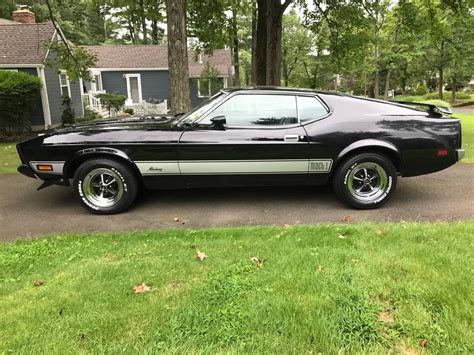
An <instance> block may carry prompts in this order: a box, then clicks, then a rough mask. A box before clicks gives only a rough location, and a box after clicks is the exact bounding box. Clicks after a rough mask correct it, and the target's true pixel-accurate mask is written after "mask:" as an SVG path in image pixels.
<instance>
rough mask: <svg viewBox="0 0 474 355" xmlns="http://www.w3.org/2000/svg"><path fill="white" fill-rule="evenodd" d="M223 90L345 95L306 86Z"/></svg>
mask: <svg viewBox="0 0 474 355" xmlns="http://www.w3.org/2000/svg"><path fill="white" fill-rule="evenodd" d="M222 91H224V92H236V91H286V92H288V91H290V92H301V93H315V94H326V95H339V96H345V94H343V93H340V92H336V91H323V90H314V89H306V88H290V87H282V86H247V87H228V88H224V89H222Z"/></svg>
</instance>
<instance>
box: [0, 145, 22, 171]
mask: <svg viewBox="0 0 474 355" xmlns="http://www.w3.org/2000/svg"><path fill="white" fill-rule="evenodd" d="M18 164H20V158H19V157H18V153H17V152H16V146H15V143H0V174H2V173H3V174H5V173H14V172H16V168H17V167H18Z"/></svg>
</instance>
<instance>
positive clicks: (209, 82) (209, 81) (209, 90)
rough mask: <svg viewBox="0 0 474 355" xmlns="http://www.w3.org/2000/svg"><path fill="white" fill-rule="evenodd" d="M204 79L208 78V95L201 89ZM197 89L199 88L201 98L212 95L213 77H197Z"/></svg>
mask: <svg viewBox="0 0 474 355" xmlns="http://www.w3.org/2000/svg"><path fill="white" fill-rule="evenodd" d="M202 80H207V95H203V94H202V91H201V85H202V84H201V81H202ZM197 90H198V97H199V98H204V97H211V79H205V78H197Z"/></svg>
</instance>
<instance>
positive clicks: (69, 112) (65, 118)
mask: <svg viewBox="0 0 474 355" xmlns="http://www.w3.org/2000/svg"><path fill="white" fill-rule="evenodd" d="M71 104H72V100H71V98H70V97H69V96H63V102H62V106H63V107H64V110H63V114H62V115H61V122H62V123H63V124H73V123H74V122H75V121H76V113H75V112H74V109H73V108H72V107H71Z"/></svg>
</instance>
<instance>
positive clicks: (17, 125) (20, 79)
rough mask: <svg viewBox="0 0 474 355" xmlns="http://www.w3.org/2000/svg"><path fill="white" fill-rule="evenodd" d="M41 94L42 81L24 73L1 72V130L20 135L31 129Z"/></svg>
mask: <svg viewBox="0 0 474 355" xmlns="http://www.w3.org/2000/svg"><path fill="white" fill-rule="evenodd" d="M40 93H41V80H40V79H39V78H37V77H34V76H32V75H30V74H27V73H23V72H13V71H7V70H0V107H1V108H2V110H1V114H0V130H1V131H2V132H3V133H5V134H12V133H13V134H19V133H23V132H25V131H27V130H29V129H30V127H31V117H32V115H33V112H34V110H35V107H36V103H37V102H38V99H39V97H40Z"/></svg>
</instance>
